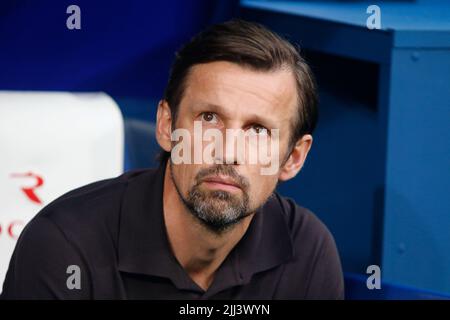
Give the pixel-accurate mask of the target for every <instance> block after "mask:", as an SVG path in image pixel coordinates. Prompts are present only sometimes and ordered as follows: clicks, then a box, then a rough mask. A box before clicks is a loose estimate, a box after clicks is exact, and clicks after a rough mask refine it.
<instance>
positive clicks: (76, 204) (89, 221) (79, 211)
mask: <svg viewBox="0 0 450 320" xmlns="http://www.w3.org/2000/svg"><path fill="white" fill-rule="evenodd" d="M152 172H153V169H145V170H144V169H143V170H133V171H129V172H126V173H124V174H122V175H120V176H117V177H114V178H110V179H105V180H100V181H96V182H93V183H90V184H88V185H85V186H82V187H79V188H76V189H74V190H71V191H69V192H67V193H65V194H63V195H62V196H60V197H59V198H57V199H55V200H54V201H52V202H51V203H49V204H48V205H47V206H46V207H44V208H43V209H42V210H41V211H40V212H39V213H38V214H37V215H36V217H35V218H34V219H33V220H35V219H38V218H46V219H48V220H50V221H52V222H53V223H54V224H56V225H57V226H58V227H59V228H61V229H62V231H63V232H66V231H67V232H70V231H74V232H75V231H76V232H80V231H82V230H86V228H88V229H95V228H96V227H100V226H102V225H103V226H105V225H106V226H107V227H113V225H114V224H115V223H116V220H117V219H119V213H120V208H121V203H122V200H123V196H124V193H125V190H126V188H127V186H128V184H129V183H130V182H131V181H132V180H133V179H135V178H136V177H138V176H141V175H144V174H151V173H152ZM33 220H32V221H31V222H30V223H29V226H28V228H27V229H29V228H33V226H34V224H35V223H33V222H34V221H33ZM36 227H37V226H36Z"/></svg>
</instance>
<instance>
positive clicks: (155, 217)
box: [2, 165, 344, 299]
mask: <svg viewBox="0 0 450 320" xmlns="http://www.w3.org/2000/svg"><path fill="white" fill-rule="evenodd" d="M164 170H165V166H164V165H163V166H161V167H159V168H158V169H145V170H134V171H129V172H127V173H124V174H123V175H121V176H118V177H116V178H113V179H108V180H102V181H98V182H94V183H92V184H89V185H87V186H84V187H81V188H78V189H75V190H73V191H71V192H68V193H66V194H65V195H63V196H61V197H60V198H58V199H56V200H55V201H53V202H52V203H50V204H49V205H47V206H46V207H45V208H44V209H42V210H41V212H39V213H38V214H37V215H36V217H34V218H33V219H32V220H31V222H30V223H29V224H28V225H27V226H26V227H25V229H24V230H23V232H22V234H21V235H20V237H19V239H18V242H17V244H16V248H15V250H14V253H13V256H12V258H11V262H10V265H9V269H8V272H7V275H6V279H5V282H4V286H3V292H2V298H4V299H342V298H343V297H344V286H343V276H342V270H341V264H340V260H339V256H338V252H337V249H336V245H335V242H334V240H333V237H332V235H331V234H330V232H329V231H328V229H327V228H326V227H325V226H324V224H322V223H321V222H320V221H319V219H318V218H317V217H316V216H315V215H314V214H313V213H311V212H310V211H309V210H307V209H305V208H302V207H300V206H298V205H296V204H295V203H294V201H292V200H291V199H288V198H283V197H281V196H280V195H279V194H277V193H274V194H273V195H272V196H271V197H270V199H269V200H268V201H267V202H266V204H265V205H264V206H263V207H262V208H261V209H259V210H258V211H257V212H256V214H255V216H254V217H253V219H252V221H251V223H250V226H249V228H248V229H247V231H246V233H245V234H244V236H243V238H242V239H241V240H240V241H239V242H238V244H237V245H236V246H235V247H234V248H233V249H232V251H231V252H230V254H229V255H228V256H227V257H226V259H225V260H224V262H223V263H222V264H221V266H220V267H219V268H218V270H217V271H216V273H215V276H214V280H213V282H212V284H211V285H210V287H209V288H208V289H207V290H206V291H205V290H203V289H202V288H200V287H199V286H198V285H197V284H196V283H195V282H194V281H193V280H192V279H191V278H190V277H189V275H188V273H187V272H186V271H185V270H184V269H183V267H182V266H181V265H180V264H179V262H178V261H177V259H176V258H175V256H174V255H173V253H172V252H171V249H170V245H169V242H168V237H167V234H166V228H165V224H164V216H163V197H162V193H163V183H164ZM74 277H76V278H74ZM74 284H78V285H75V287H74Z"/></svg>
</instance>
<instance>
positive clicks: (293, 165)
mask: <svg viewBox="0 0 450 320" xmlns="http://www.w3.org/2000/svg"><path fill="white" fill-rule="evenodd" d="M312 142H313V138H312V136H311V135H310V134H305V135H304V136H303V137H302V138H301V139H299V140H298V141H297V143H296V144H295V146H294V148H293V150H292V152H291V154H290V155H289V158H288V159H287V161H286V162H285V164H284V165H283V166H282V167H281V170H280V175H279V177H278V179H279V180H280V181H286V180H289V179H292V178H293V177H295V176H296V175H297V173H299V172H300V170H301V169H302V167H303V164H304V163H305V160H306V156H307V155H308V152H309V150H310V149H311V145H312Z"/></svg>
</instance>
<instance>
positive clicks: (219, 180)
mask: <svg viewBox="0 0 450 320" xmlns="http://www.w3.org/2000/svg"><path fill="white" fill-rule="evenodd" d="M203 182H208V183H211V184H218V185H224V186H231V187H235V188H239V189H241V186H240V185H239V184H238V183H237V182H236V181H234V180H233V179H232V178H230V177H227V176H214V177H207V178H205V179H203Z"/></svg>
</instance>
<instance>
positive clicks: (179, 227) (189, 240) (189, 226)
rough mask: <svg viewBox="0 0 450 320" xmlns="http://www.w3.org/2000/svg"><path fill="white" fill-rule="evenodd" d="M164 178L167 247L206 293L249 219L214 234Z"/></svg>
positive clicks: (242, 234) (171, 183)
mask: <svg viewBox="0 0 450 320" xmlns="http://www.w3.org/2000/svg"><path fill="white" fill-rule="evenodd" d="M169 170H170V165H167V166H166V172H165V177H164V192H163V205H164V210H163V211H164V220H165V225H166V231H167V235H168V239H169V243H170V246H171V249H172V252H173V254H174V255H175V257H176V259H177V260H178V262H179V263H180V264H181V266H182V267H183V268H184V269H185V270H186V272H187V273H188V274H189V276H190V277H191V279H192V280H193V281H194V282H196V283H197V285H199V286H200V287H201V288H202V289H204V290H206V289H207V288H208V287H209V286H210V284H211V283H212V281H213V279H214V274H215V272H216V270H217V269H218V268H219V266H220V265H221V264H222V262H223V261H224V260H225V258H226V257H227V256H228V254H229V253H230V251H231V250H232V249H233V248H234V246H235V245H236V244H237V243H238V242H239V240H240V239H241V238H242V237H243V236H244V234H245V232H246V231H247V229H248V226H249V225H250V222H251V219H252V218H253V215H249V216H247V217H245V218H244V219H242V220H241V221H239V223H237V224H235V225H233V226H232V227H230V229H228V230H226V231H225V232H223V233H220V234H217V233H215V232H213V231H211V230H209V229H208V228H207V227H205V226H204V225H203V224H202V223H201V222H200V221H199V220H198V219H197V218H196V217H195V216H193V215H192V214H191V213H190V212H189V211H188V209H187V208H186V206H185V205H184V204H183V202H182V200H181V199H180V196H179V195H178V193H177V191H176V189H175V186H174V185H173V181H172V179H171V177H170V171H169Z"/></svg>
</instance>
